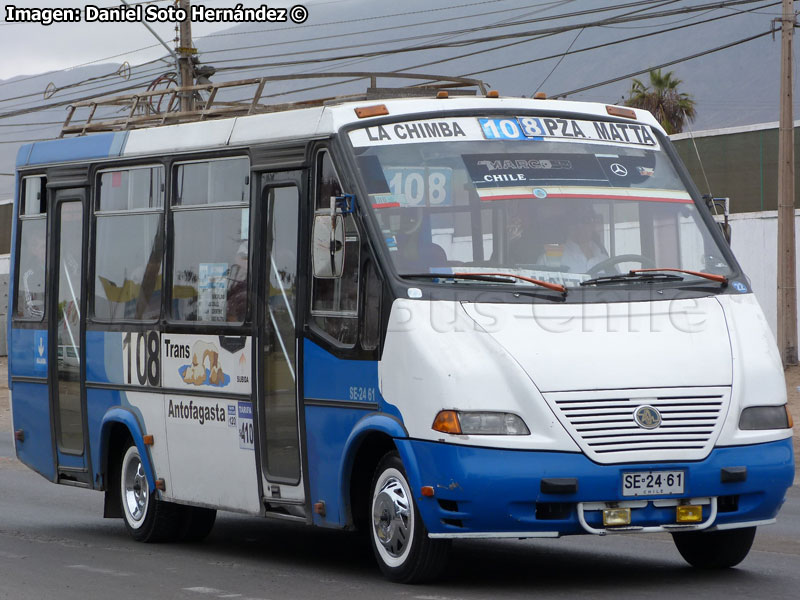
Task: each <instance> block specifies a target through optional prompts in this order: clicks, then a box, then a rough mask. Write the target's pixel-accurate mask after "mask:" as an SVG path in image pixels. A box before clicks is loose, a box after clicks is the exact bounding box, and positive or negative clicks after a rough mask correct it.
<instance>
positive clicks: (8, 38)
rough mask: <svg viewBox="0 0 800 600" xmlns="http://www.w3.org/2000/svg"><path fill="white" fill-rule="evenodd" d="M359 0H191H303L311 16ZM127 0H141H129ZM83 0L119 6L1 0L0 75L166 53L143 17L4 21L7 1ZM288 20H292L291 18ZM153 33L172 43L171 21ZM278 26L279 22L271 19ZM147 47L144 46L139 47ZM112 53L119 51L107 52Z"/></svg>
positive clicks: (161, 2) (255, 2) (208, 0)
mask: <svg viewBox="0 0 800 600" xmlns="http://www.w3.org/2000/svg"><path fill="white" fill-rule="evenodd" d="M360 1H361V0H295V1H291V0H288V1H287V0H275V1H270V2H267V1H266V0H237V1H236V2H232V1H230V0H195V1H194V2H193V4H197V5H200V4H203V5H205V6H207V7H209V8H211V7H214V8H222V7H233V6H236V4H238V3H241V4H243V5H244V6H245V7H257V6H261V5H262V4H267V5H268V6H270V7H291V6H294V5H295V4H303V5H304V6H306V7H307V8H308V9H309V14H310V17H309V22H311V19H313V14H314V5H320V4H339V3H357V2H360ZM128 2H129V4H137V3H141V2H140V0H128ZM172 3H173V0H155V1H154V2H150V4H155V5H157V6H162V7H163V6H168V5H170V4H172ZM87 4H92V5H95V6H100V7H109V6H114V7H116V6H119V5H120V4H122V3H121V2H120V1H118V0H94V2H92V1H91V0H84V1H74V0H60V1H57V2H54V1H52V0H14V1H12V2H5V3H4V4H3V14H2V22H0V56H2V59H0V79H8V78H9V77H14V76H17V75H33V74H37V73H43V72H47V71H52V70H56V69H58V70H61V69H68V68H70V67H73V66H77V65H82V64H85V63H89V62H93V61H98V59H104V60H100V61H99V62H120V63H121V62H123V61H126V60H127V61H129V62H130V63H131V64H132V65H135V64H137V63H141V62H144V61H147V60H152V59H155V58H158V57H159V56H162V55H164V54H165V53H166V50H165V49H164V47H163V46H161V44H159V43H158V40H156V38H155V37H154V36H153V34H151V33H150V32H149V31H148V30H147V29H146V28H145V27H144V25H142V24H141V23H85V22H81V23H59V24H53V25H49V26H44V25H39V24H33V23H32V24H23V23H8V22H6V19H5V17H6V7H7V6H8V5H13V6H16V7H18V8H45V7H49V8H70V7H77V8H81V9H82V8H84V7H85V6H86V5H87ZM236 24H237V23H221V24H199V23H194V24H193V25H192V35H193V36H195V37H199V36H202V35H207V34H209V33H214V32H217V31H220V30H222V29H227V28H228V27H231V26H233V25H236ZM288 25H291V23H289V24H288ZM150 26H151V27H152V28H153V29H154V30H155V31H156V33H157V34H158V35H159V37H161V39H163V40H164V41H165V42H167V43H168V44H169V45H170V47H173V46H174V44H173V41H172V40H173V39H174V38H175V26H174V24H166V23H164V24H162V23H150ZM269 26H270V27H272V26H274V27H278V26H280V24H275V25H269ZM143 48H146V49H143ZM114 55H120V56H117V57H114V58H111V57H112V56H114Z"/></svg>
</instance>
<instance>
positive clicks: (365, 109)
mask: <svg viewBox="0 0 800 600" xmlns="http://www.w3.org/2000/svg"><path fill="white" fill-rule="evenodd" d="M388 114H389V109H388V108H386V105H385V104H376V105H375V106H359V107H358V108H357V109H356V116H357V117H358V118H359V119H366V118H367V117H380V116H383V115H388Z"/></svg>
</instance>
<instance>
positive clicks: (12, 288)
mask: <svg viewBox="0 0 800 600" xmlns="http://www.w3.org/2000/svg"><path fill="white" fill-rule="evenodd" d="M20 152H22V149H20ZM19 193H20V178H19V175H17V176H16V177H14V209H13V214H12V216H11V260H10V261H9V269H8V303H7V307H8V308H7V310H6V341H8V339H10V337H11V333H12V325H13V324H12V320H13V317H14V305H15V304H16V301H15V299H16V295H17V293H16V285H15V283H16V273H17V268H16V258H17V248H16V240H17V206H18V205H19V200H18V198H19ZM7 345H8V344H7ZM6 351H7V352H8V354H9V356H8V389H9V390H11V389H13V385H12V384H11V375H12V374H13V373H14V360H13V357H12V356H11V352H10V349H8V348H7V349H6Z"/></svg>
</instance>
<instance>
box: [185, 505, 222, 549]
mask: <svg viewBox="0 0 800 600" xmlns="http://www.w3.org/2000/svg"><path fill="white" fill-rule="evenodd" d="M182 508H183V511H184V514H183V523H182V524H181V530H180V532H179V533H178V539H179V540H181V541H183V542H202V541H203V540H204V539H206V538H207V537H208V534H210V533H211V530H212V529H213V528H214V522H215V521H216V520H217V511H216V510H214V509H213V508H201V507H199V506H184V507H182Z"/></svg>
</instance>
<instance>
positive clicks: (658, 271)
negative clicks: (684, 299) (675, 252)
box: [580, 267, 728, 287]
mask: <svg viewBox="0 0 800 600" xmlns="http://www.w3.org/2000/svg"><path fill="white" fill-rule="evenodd" d="M673 273H686V274H687V275H694V276H695V277H702V278H704V279H709V280H711V281H716V282H718V283H721V284H722V286H723V287H724V286H726V285H728V278H727V277H725V276H724V275H716V274H714V273H705V272H703V271H689V270H688V269H676V268H671V267H664V268H652V269H631V270H630V271H628V272H627V273H620V274H619V275H608V276H606V277H595V278H594V279H586V280H585V281H581V283H580V284H581V285H593V284H594V285H597V284H603V283H619V282H621V281H644V282H648V283H650V282H655V281H683V279H684V278H683V277H681V276H680V275H673Z"/></svg>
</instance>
